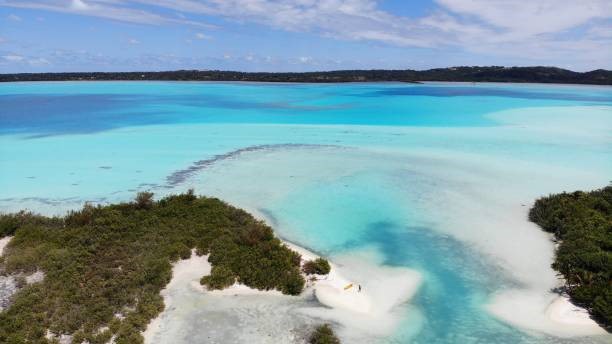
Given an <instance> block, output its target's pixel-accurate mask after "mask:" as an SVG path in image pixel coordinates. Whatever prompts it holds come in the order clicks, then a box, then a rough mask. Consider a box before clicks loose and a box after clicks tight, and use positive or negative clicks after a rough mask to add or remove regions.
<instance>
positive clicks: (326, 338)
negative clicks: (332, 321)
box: [308, 324, 340, 344]
mask: <svg viewBox="0 0 612 344" xmlns="http://www.w3.org/2000/svg"><path fill="white" fill-rule="evenodd" d="M308 343H309V344H340V339H338V337H337V336H336V334H335V333H334V330H332V328H331V326H329V325H328V324H325V325H320V326H318V327H317V328H316V329H315V330H314V332H313V333H312V334H311V335H310V338H309V339H308Z"/></svg>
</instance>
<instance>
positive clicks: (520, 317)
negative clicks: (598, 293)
mask: <svg viewBox="0 0 612 344" xmlns="http://www.w3.org/2000/svg"><path fill="white" fill-rule="evenodd" d="M487 308H488V310H489V311H490V312H491V313H492V314H493V315H495V316H497V317H499V318H500V319H501V320H504V321H506V322H508V323H510V324H512V325H514V326H517V327H518V328H522V329H525V330H529V331H537V332H542V333H546V334H549V335H552V336H556V337H577V336H589V335H600V334H605V333H606V331H605V330H604V329H603V328H601V327H600V326H599V325H598V324H597V323H596V322H595V321H594V320H593V319H591V318H590V316H589V313H588V312H587V311H586V310H585V309H583V308H580V307H578V306H575V305H574V304H572V303H571V302H570V300H569V298H568V297H567V296H559V295H558V294H555V293H552V292H551V293H549V294H543V293H542V292H541V291H539V290H534V291H532V292H529V291H525V290H522V289H520V290H507V291H504V292H501V293H499V294H497V295H496V296H495V297H493V299H492V302H491V304H489V305H488V306H487Z"/></svg>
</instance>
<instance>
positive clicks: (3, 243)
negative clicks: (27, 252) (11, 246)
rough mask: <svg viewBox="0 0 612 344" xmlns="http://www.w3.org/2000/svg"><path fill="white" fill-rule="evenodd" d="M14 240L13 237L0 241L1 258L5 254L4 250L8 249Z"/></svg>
mask: <svg viewBox="0 0 612 344" xmlns="http://www.w3.org/2000/svg"><path fill="white" fill-rule="evenodd" d="M12 238H13V237H10V236H7V237H4V238H2V239H0V256H2V254H4V248H5V247H6V245H8V243H9V241H11V239H12Z"/></svg>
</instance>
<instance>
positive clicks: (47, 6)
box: [0, 0, 612, 73]
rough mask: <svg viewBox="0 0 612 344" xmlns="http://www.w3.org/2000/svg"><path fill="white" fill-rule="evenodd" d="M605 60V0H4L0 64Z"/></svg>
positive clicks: (388, 64) (147, 67) (252, 67)
mask: <svg viewBox="0 0 612 344" xmlns="http://www.w3.org/2000/svg"><path fill="white" fill-rule="evenodd" d="M462 65H503V66H534V65H543V66H557V67H561V68H567V69H571V70H575V71H587V70H593V69H599V68H603V69H612V0H0V73H15V72H62V71H72V72H78V71H83V72H85V71H156V70H176V69H200V70H205V69H219V70H240V71H271V72H273V71H319V70H339V69H419V70H420V69H429V68H438V67H450V66H462Z"/></svg>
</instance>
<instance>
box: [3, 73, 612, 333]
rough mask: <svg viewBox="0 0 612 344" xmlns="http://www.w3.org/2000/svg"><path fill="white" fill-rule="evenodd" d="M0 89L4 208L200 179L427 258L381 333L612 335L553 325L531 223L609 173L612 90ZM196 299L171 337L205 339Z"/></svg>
mask: <svg viewBox="0 0 612 344" xmlns="http://www.w3.org/2000/svg"><path fill="white" fill-rule="evenodd" d="M0 102H1V103H2V104H3V106H2V108H1V109H0V134H1V135H0V190H2V191H0V210H2V211H14V210H18V209H21V208H24V207H27V208H30V209H34V210H36V211H40V212H44V213H61V212H64V211H66V210H67V209H70V208H73V207H77V206H80V205H81V204H83V202H85V201H93V202H102V203H104V202H114V201H119V200H127V199H130V198H131V197H132V196H133V195H134V193H135V192H136V191H138V190H153V191H154V192H156V193H158V194H165V193H170V192H179V191H182V190H185V189H187V188H190V187H193V188H195V189H196V191H197V192H198V193H203V194H207V195H213V196H217V197H220V198H222V199H225V200H227V201H228V202H231V203H233V204H235V205H237V206H241V207H244V208H246V209H249V210H251V211H252V212H254V213H256V214H257V215H259V216H262V217H265V218H266V219H267V221H268V222H269V223H270V224H271V225H273V227H274V228H275V229H276V230H277V232H278V233H279V235H281V236H282V237H283V238H285V239H287V240H290V241H294V242H296V243H298V244H301V245H303V246H305V247H308V248H310V249H312V250H314V251H317V252H320V253H323V254H326V255H330V256H332V257H338V258H337V259H338V260H339V261H343V259H345V258H343V257H347V256H352V255H353V256H354V255H358V256H360V257H362V258H363V259H366V260H368V261H369V262H370V263H373V264H378V265H390V266H405V267H409V268H412V269H416V270H418V271H419V272H421V273H422V274H423V276H424V283H423V285H422V286H421V289H420V290H419V292H418V293H417V295H416V296H415V298H413V299H412V300H411V301H410V302H409V303H408V304H405V305H402V306H401V307H399V308H398V309H397V310H396V312H395V313H396V315H397V317H398V319H399V321H400V325H399V326H396V327H395V328H394V329H393V331H391V332H389V333H385V334H381V335H378V336H376V338H375V339H378V340H381V341H383V342H387V341H390V342H401V343H404V342H415V343H430V342H437V343H457V342H465V343H470V342H474V343H480V342H493V341H494V342H507V343H520V342H524V343H540V342H541V343H557V342H561V343H565V342H568V343H572V342H576V343H578V342H580V343H585V342H586V343H589V342H593V343H600V342H602V343H603V342H605V341H606V340H609V336H592V337H574V338H571V337H569V338H568V335H569V334H571V333H569V334H568V333H564V331H563V329H558V328H555V327H551V326H550V324H547V323H546V321H545V319H544V317H543V313H544V311H545V308H546V306H547V304H548V303H549V302H550V301H551V300H552V299H551V297H553V295H552V294H551V293H550V292H549V290H550V289H551V288H553V287H554V286H555V285H556V283H557V280H556V277H555V274H554V271H552V270H551V269H550V268H549V264H550V261H551V259H552V250H553V247H552V243H551V242H550V241H549V238H548V237H547V236H546V235H545V234H544V233H542V232H541V231H539V230H538V229H537V227H535V226H534V225H532V224H530V223H529V222H527V221H526V212H527V210H528V208H529V206H530V204H531V202H533V200H534V199H535V198H537V197H539V196H541V195H544V194H547V193H552V192H559V191H563V190H574V189H590V188H597V187H601V186H604V185H606V183H608V182H609V180H610V175H611V173H612V159H610V158H611V155H612V154H611V153H612V137H611V134H610V133H612V89H611V88H609V87H591V86H565V85H512V84H445V83H435V84H425V85H411V84H396V83H389V84H343V85H335V84H334V85H304V84H300V85H294V84H273V85H272V84H248V83H244V84H243V83H172V82H168V83H161V82H159V83H157V82H142V83H141V82H121V83H115V82H83V83H69V82H66V83H63V82H62V83H13V84H1V85H0ZM232 152H233V153H232ZM363 252H367V253H365V254H364V253H363ZM364 257H365V258H364ZM390 287H392V286H390ZM507 292H512V293H514V294H512V295H513V297H515V298H516V299H517V300H524V302H523V303H521V302H520V301H519V302H518V303H517V304H515V305H514V306H513V307H515V308H517V310H516V312H515V313H516V314H514V315H515V318H520V319H511V318H512V316H513V314H510V318H507V317H506V318H504V317H496V316H494V315H493V314H498V315H499V313H500V312H501V313H504V309H505V308H504V300H507V298H504V293H507ZM500 295H501V296H500ZM197 297H198V296H196V295H194V298H197ZM198 302H201V304H203V305H206V304H212V303H213V302H212V301H211V302H206V300H199V301H198ZM185 303H186V304H188V303H189V300H186V301H185ZM302 303H303V301H300V302H297V304H291V302H289V303H283V305H282V306H281V305H278V308H279V309H283V310H284V311H283V312H286V313H287V314H288V315H295V314H299V315H296V316H295V318H296V319H303V321H302V322H300V321H297V322H296V323H295V324H288V325H287V326H296V327H299V326H300V323H307V322H309V321H312V319H311V320H308V317H304V313H303V312H301V311H300V309H301V308H303V307H304V305H303V304H302ZM311 306H312V305H311ZM203 307H204V306H203ZM228 308H229V309H231V307H228ZM261 308H262V306H261V305H258V306H257V307H254V308H249V309H248V310H245V311H242V312H238V314H251V318H252V314H257V313H256V312H257V309H261ZM532 308H533V309H532ZM191 309H192V311H185V312H180V316H181V317H182V319H184V321H182V323H183V324H184V326H180V327H178V328H174V329H173V330H172V331H169V332H168V333H167V335H166V337H163V335H162V337H160V338H159V339H160V340H164V338H165V340H167V341H170V340H171V339H172V338H175V339H176V338H177V336H180V337H181V338H193V337H194V336H196V337H197V336H202V337H204V338H205V335H206V331H207V329H206V326H196V325H195V324H197V323H198V321H200V322H201V321H202V317H205V315H203V314H202V313H205V312H204V310H202V309H199V308H198V310H193V308H191ZM263 309H268V308H265V307H264V308H263ZM521 309H523V310H526V312H527V315H528V316H525V315H524V314H520V311H521ZM496 311H497V313H496ZM252 312H255V313H252ZM266 312H267V311H262V314H265V313H266ZM230 313H231V312H230ZM268 313H269V312H268ZM228 314H229V313H227V314H226V316H228V321H229V319H230V318H229V315H228ZM317 314H318V315H319V316H320V315H321V314H320V313H317ZM216 316H217V317H218V316H219V315H218V314H217V315H216ZM233 316H234V317H235V314H234V315H233ZM251 318H249V319H251ZM261 318H262V319H264V320H265V319H266V317H265V316H262V317H261ZM269 320H271V321H273V318H272V319H269ZM336 320H337V319H336ZM341 323H342V321H341ZM525 323H528V324H525ZM511 324H514V325H511ZM344 326H345V327H344V330H343V331H341V334H342V335H344V336H345V337H347V338H349V337H350V338H351V340H353V341H363V342H368V341H371V340H372V338H370V337H364V336H360V335H359V333H357V332H359V331H356V330H355V329H353V328H351V324H350V323H348V322H347V323H344ZM262 328H266V327H265V326H262ZM199 331H203V333H199ZM550 333H557V334H558V335H562V337H559V336H556V335H551V334H550ZM257 335H258V334H257V333H255V334H253V336H255V338H256V336H257ZM243 338H248V337H243ZM262 342H265V341H263V340H262Z"/></svg>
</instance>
